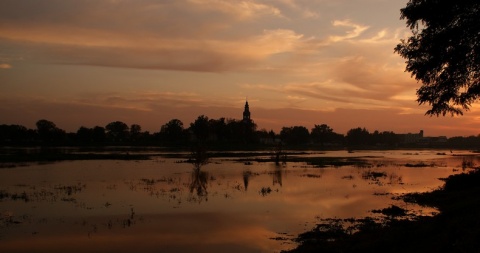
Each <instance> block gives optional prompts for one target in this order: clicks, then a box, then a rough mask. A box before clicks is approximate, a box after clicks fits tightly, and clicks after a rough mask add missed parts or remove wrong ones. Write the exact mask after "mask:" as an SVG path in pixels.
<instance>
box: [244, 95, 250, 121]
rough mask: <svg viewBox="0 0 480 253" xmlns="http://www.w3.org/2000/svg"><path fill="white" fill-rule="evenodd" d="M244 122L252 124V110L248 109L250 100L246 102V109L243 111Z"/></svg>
mask: <svg viewBox="0 0 480 253" xmlns="http://www.w3.org/2000/svg"><path fill="white" fill-rule="evenodd" d="M243 121H244V122H251V121H252V120H251V119H250V108H249V107H248V100H246V101H245V109H244V110H243Z"/></svg>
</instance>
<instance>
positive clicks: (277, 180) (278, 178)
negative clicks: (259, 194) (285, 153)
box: [272, 165, 283, 186]
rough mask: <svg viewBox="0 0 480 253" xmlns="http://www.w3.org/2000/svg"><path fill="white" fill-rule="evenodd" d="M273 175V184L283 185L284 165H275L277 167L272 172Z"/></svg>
mask: <svg viewBox="0 0 480 253" xmlns="http://www.w3.org/2000/svg"><path fill="white" fill-rule="evenodd" d="M272 175H273V185H276V184H279V185H280V186H282V176H283V171H282V166H278V165H277V166H275V169H274V171H273V173H272Z"/></svg>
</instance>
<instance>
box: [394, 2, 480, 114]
mask: <svg viewBox="0 0 480 253" xmlns="http://www.w3.org/2000/svg"><path fill="white" fill-rule="evenodd" d="M401 18H402V19H406V23H407V26H408V27H409V28H410V29H411V31H412V35H411V37H409V38H408V40H402V41H401V43H400V44H398V45H397V46H396V47H395V52H397V53H398V54H400V55H401V56H402V57H403V58H405V59H406V60H407V61H406V63H407V66H406V71H408V72H411V73H412V76H414V77H415V79H416V80H417V81H420V82H422V86H421V87H420V88H419V89H418V90H417V101H418V102H419V104H429V105H430V106H431V108H430V109H429V110H428V111H427V112H426V114H428V115H437V116H439V115H440V114H442V115H444V116H445V114H447V113H448V114H451V115H452V116H453V115H462V114H463V110H468V109H469V108H470V106H471V104H472V103H473V102H475V101H476V100H477V99H478V98H479V96H480V2H479V1H477V0H461V1H448V0H410V1H409V2H408V3H407V6H406V7H405V8H403V9H401Z"/></svg>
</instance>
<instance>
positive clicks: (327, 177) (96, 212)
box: [0, 150, 479, 253]
mask: <svg viewBox="0 0 480 253" xmlns="http://www.w3.org/2000/svg"><path fill="white" fill-rule="evenodd" d="M302 156H303V157H305V158H312V157H313V158H319V159H320V158H325V159H326V158H328V159H331V158H335V159H338V158H340V160H341V159H343V158H345V159H348V158H352V157H356V158H359V159H361V160H362V161H364V162H363V163H361V164H349V165H344V166H338V165H336V166H333V165H331V166H318V165H312V164H309V163H306V162H301V161H300V162H289V161H288V158H287V162H286V163H285V164H282V165H275V164H274V163H272V162H258V161H256V160H255V159H254V158H258V157H249V158H252V161H245V159H244V158H243V160H242V161H239V159H238V158H233V157H221V158H212V159H210V163H209V164H207V165H205V166H203V167H202V168H201V169H200V171H196V170H194V169H193V167H192V165H191V164H189V163H186V162H185V161H184V160H182V159H179V158H167V156H162V155H157V156H154V157H153V158H152V159H151V160H140V161H120V160H117V161H115V160H114V161H111V160H100V161H98V160H97V161H65V162H57V163H49V164H33V165H28V166H21V167H15V168H3V169H0V252H87V251H88V252H229V253H233V252H247V253H248V252H270V253H272V252H279V251H281V250H282V249H290V248H293V247H295V244H294V243H293V242H292V240H291V239H293V238H294V237H295V236H296V235H298V234H299V233H301V232H304V231H308V230H310V229H312V228H313V227H314V225H315V224H316V222H318V220H319V219H322V218H351V217H356V218H362V217H365V216H374V214H373V213H372V212H371V211H372V210H373V209H381V208H385V207H388V206H389V205H392V204H395V205H398V206H400V207H403V208H406V209H409V210H411V212H415V213H417V214H425V215H430V214H431V213H432V212H435V210H433V209H421V208H419V207H415V206H412V205H411V204H409V205H407V204H405V203H404V202H402V201H396V200H392V197H395V196H398V195H399V194H402V193H407V192H423V191H429V190H432V189H435V188H437V187H439V186H441V185H442V181H440V180H438V178H445V177H447V176H449V175H451V174H454V173H460V172H461V171H462V164H463V165H465V163H469V164H470V165H471V164H475V163H477V164H478V161H479V160H478V157H477V156H474V155H472V154H471V153H469V152H466V151H464V152H463V153H462V152H460V151H453V152H450V151H447V152H443V151H434V150H433V151H426V150H421V151H416V150H413V151H405V150H402V151H363V152H355V153H348V152H346V151H332V152H324V153H319V152H306V153H304V154H301V155H296V157H297V158H298V157H300V158H301V157H302ZM365 162H366V163H365Z"/></svg>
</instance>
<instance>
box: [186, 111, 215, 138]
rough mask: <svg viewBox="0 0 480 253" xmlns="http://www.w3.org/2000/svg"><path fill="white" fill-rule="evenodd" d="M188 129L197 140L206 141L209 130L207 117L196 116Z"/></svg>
mask: <svg viewBox="0 0 480 253" xmlns="http://www.w3.org/2000/svg"><path fill="white" fill-rule="evenodd" d="M190 129H191V130H192V132H193V134H195V137H196V138H197V140H198V141H202V142H203V141H206V140H207V138H208V136H209V132H210V128H209V122H208V117H207V116H205V115H200V116H198V118H197V119H196V120H195V121H194V122H193V123H190Z"/></svg>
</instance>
